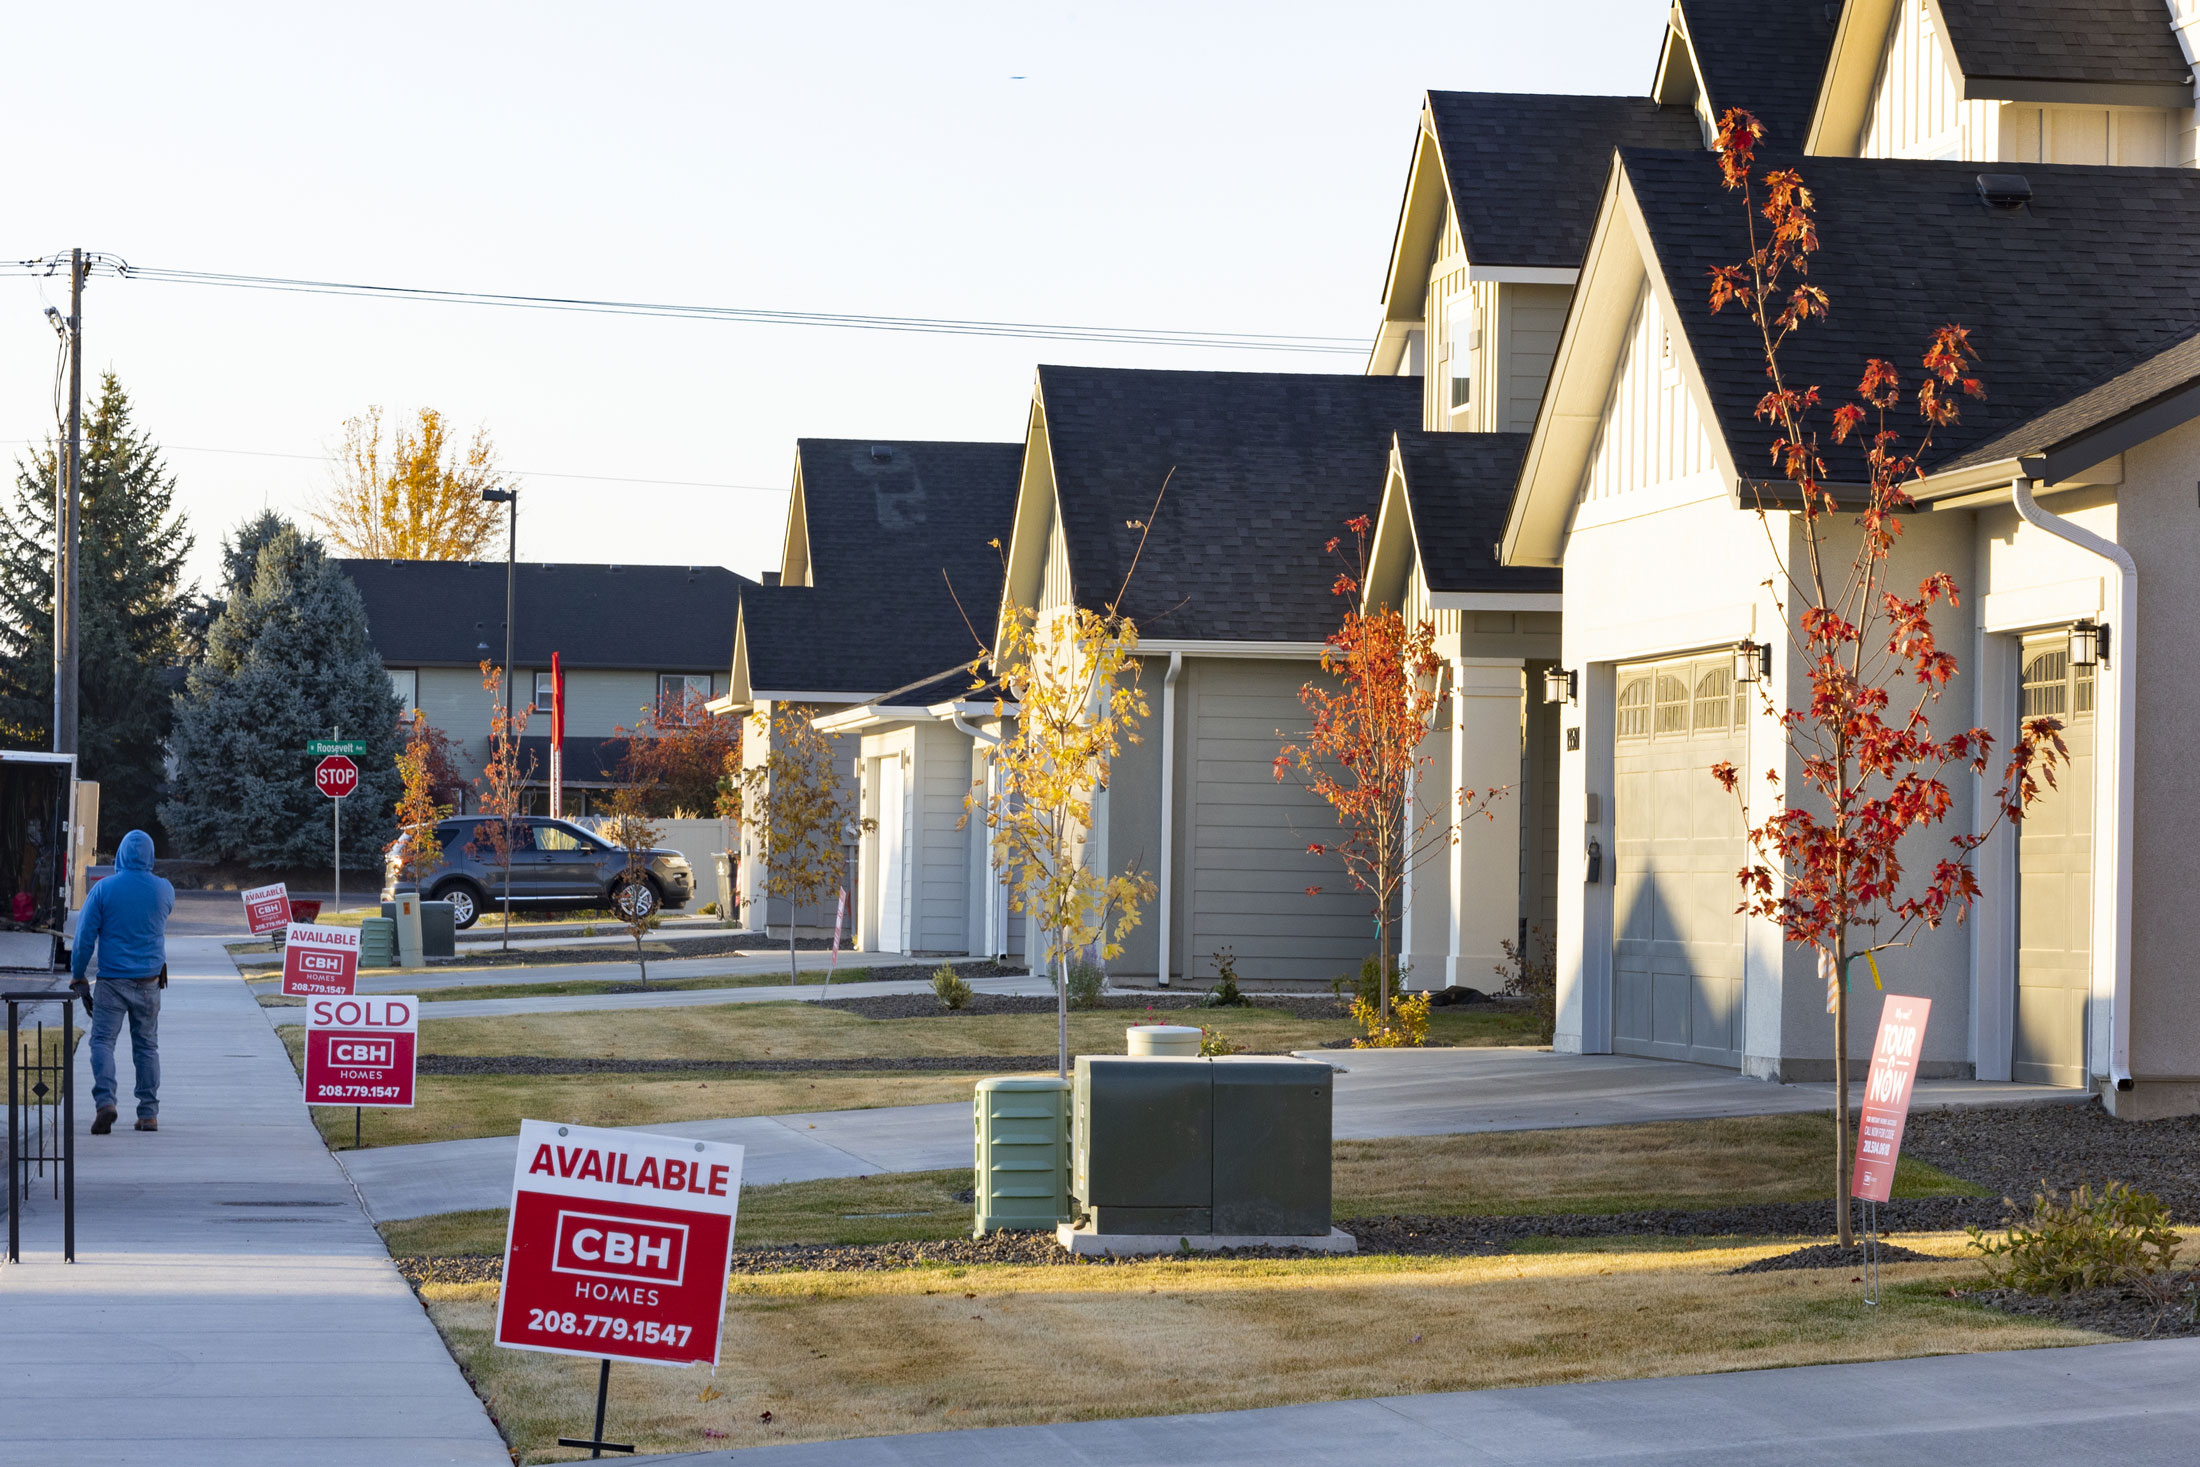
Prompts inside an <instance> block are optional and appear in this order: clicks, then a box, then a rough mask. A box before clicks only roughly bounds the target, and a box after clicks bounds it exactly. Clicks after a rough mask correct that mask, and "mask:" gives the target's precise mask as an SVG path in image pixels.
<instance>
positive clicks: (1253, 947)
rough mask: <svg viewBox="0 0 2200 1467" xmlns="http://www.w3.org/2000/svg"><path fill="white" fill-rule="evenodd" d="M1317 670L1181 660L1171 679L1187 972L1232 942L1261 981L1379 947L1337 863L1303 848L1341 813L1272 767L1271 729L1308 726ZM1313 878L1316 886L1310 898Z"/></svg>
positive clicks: (1199, 969)
mask: <svg viewBox="0 0 2200 1467" xmlns="http://www.w3.org/2000/svg"><path fill="white" fill-rule="evenodd" d="M1313 671H1314V668H1313V665H1312V664H1310V663H1302V662H1297V661H1280V660H1279V661H1253V660H1245V661H1225V660H1220V659H1215V660H1209V659H1205V658H1202V659H1198V660H1197V661H1193V662H1189V663H1187V665H1186V667H1185V670H1184V673H1183V676H1182V677H1181V678H1180V680H1179V682H1178V693H1179V695H1180V697H1182V698H1183V699H1184V701H1185V704H1186V730H1187V735H1188V736H1187V737H1186V739H1185V741H1184V747H1183V750H1182V756H1181V757H1182V758H1183V759H1184V761H1185V775H1186V778H1187V784H1188V788H1187V790H1186V795H1185V803H1184V805H1183V806H1182V807H1181V808H1182V809H1183V810H1184V812H1185V814H1186V816H1187V817H1188V818H1186V819H1184V820H1183V821H1182V825H1183V826H1184V827H1185V828H1186V836H1185V843H1184V865H1185V867H1186V878H1187V881H1186V887H1187V890H1186V900H1185V902H1184V906H1183V912H1184V917H1183V930H1184V936H1183V941H1184V949H1183V963H1184V969H1183V971H1185V972H1186V973H1187V974H1188V975H1204V974H1208V973H1210V972H1212V957H1211V955H1212V954H1213V953H1214V952H1215V951H1216V950H1217V949H1219V948H1224V947H1228V948H1231V949H1232V950H1233V951H1234V952H1235V953H1236V955H1237V966H1238V972H1239V973H1240V974H1242V975H1243V976H1244V977H1245V978H1246V980H1247V981H1248V982H1251V983H1254V984H1256V985H1257V984H1258V983H1259V982H1260V981H1261V980H1262V979H1282V980H1299V981H1306V980H1326V979H1329V978H1333V977H1335V976H1337V975H1338V974H1340V973H1344V972H1347V971H1350V970H1352V969H1355V968H1357V966H1358V965H1359V963H1360V960H1361V959H1363V958H1365V957H1367V956H1368V955H1369V954H1370V953H1372V952H1373V951H1374V950H1375V934H1374V930H1373V926H1372V923H1371V920H1370V917H1369V909H1368V905H1367V901H1366V899H1365V898H1364V897H1363V896H1362V894H1361V893H1359V892H1358V891H1356V890H1354V889H1353V887H1352V884H1351V882H1350V880H1349V879H1348V878H1346V876H1345V875H1344V873H1343V871H1342V870H1341V868H1339V867H1338V866H1337V865H1336V863H1335V862H1333V861H1331V860H1329V859H1327V858H1325V857H1321V856H1315V855H1310V854H1309V853H1308V852H1307V849H1306V847H1307V844H1308V843H1309V842H1310V841H1328V840H1332V839H1334V838H1335V836H1336V833H1337V822H1336V817H1335V816H1334V815H1333V814H1332V813H1331V812H1330V810H1329V807H1328V806H1327V805H1325V804H1323V803H1322V802H1321V801H1320V800H1318V799H1316V798H1314V797H1313V796H1312V795H1309V794H1307V793H1306V792H1305V791H1303V790H1302V789H1300V788H1299V787H1298V786H1297V785H1295V784H1293V783H1291V782H1290V781H1288V780H1285V781H1282V782H1279V781H1278V780H1277V779H1276V777H1275V773H1274V770H1273V762H1274V760H1275V757H1276V752H1277V748H1278V744H1279V740H1278V738H1277V731H1278V730H1279V729H1280V730H1284V731H1286V732H1288V731H1291V730H1295V729H1301V728H1304V727H1305V724H1306V712H1305V709H1304V708H1303V707H1302V706H1301V705H1300V703H1299V699H1298V689H1299V687H1300V685H1301V684H1302V683H1303V682H1304V681H1305V680H1306V678H1307V677H1308V676H1309V675H1310V674H1311V673H1312V672H1313ZM1309 886H1319V887H1320V888H1321V892H1320V894H1319V895H1317V896H1308V895H1307V892H1306V889H1307V888H1308V887H1309Z"/></svg>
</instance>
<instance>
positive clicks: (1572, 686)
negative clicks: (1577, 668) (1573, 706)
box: [1543, 667, 1581, 703]
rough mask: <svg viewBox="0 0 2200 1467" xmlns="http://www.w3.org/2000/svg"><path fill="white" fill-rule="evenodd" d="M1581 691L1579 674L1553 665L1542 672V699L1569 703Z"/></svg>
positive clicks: (1549, 701)
mask: <svg viewBox="0 0 2200 1467" xmlns="http://www.w3.org/2000/svg"><path fill="white" fill-rule="evenodd" d="M1580 693H1581V674H1579V673H1577V672H1569V671H1568V670H1567V669H1565V668H1563V667H1553V668H1550V669H1548V670H1547V671H1545V672H1544V674H1543V701H1544V702H1546V703H1571V702H1573V701H1574V699H1575V698H1577V697H1578V696H1579V695H1580Z"/></svg>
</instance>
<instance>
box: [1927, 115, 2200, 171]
mask: <svg viewBox="0 0 2200 1467" xmlns="http://www.w3.org/2000/svg"><path fill="white" fill-rule="evenodd" d="M2191 119H2192V113H2191V111H2190V109H2183V110H2180V111H2174V112H2173V111H2171V110H2170V109H2168V108H2166V107H2040V106H2034V105H2032V104H2030V103H2022V102H2006V103H2002V104H2000V106H1999V116H1998V118H1997V120H1996V138H1995V144H1996V145H1995V147H1994V149H1993V151H1992V153H1991V154H1990V155H1988V154H1983V153H1981V154H1969V153H1967V154H1966V155H1965V156H1991V157H1993V158H1995V159H1997V160H1999V161H2002V162H2007V163H2083V164H2094V165H2112V166H2115V167H2119V168H2161V167H2176V166H2177V165H2179V164H2182V163H2189V162H2191V161H2192V159H2191V155H2190V153H2189V151H2188V149H2189V148H2190V139H2189V136H2188V134H2189V129H2190V126H2191Z"/></svg>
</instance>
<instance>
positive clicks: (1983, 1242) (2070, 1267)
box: [1970, 1182, 2182, 1294]
mask: <svg viewBox="0 0 2200 1467" xmlns="http://www.w3.org/2000/svg"><path fill="white" fill-rule="evenodd" d="M2042 1185H2043V1187H2044V1184H2042ZM2010 1207H2011V1210H2012V1211H2014V1210H2015V1204H2013V1203H2012V1204H2010ZM1970 1233H1971V1247H1972V1248H1974V1249H1976V1250H1977V1252H1978V1255H1979V1262H1980V1263H1981V1264H1983V1265H1984V1266H1985V1268H1986V1274H1987V1277H1989V1278H1991V1279H1992V1280H1993V1281H1994V1282H1995V1283H1996V1284H1997V1285H2000V1286H2002V1287H2005V1288H2012V1289H2021V1290H2023V1291H2024V1292H2025V1293H2027V1294H2067V1293H2070V1292H2071V1291H2073V1290H2076V1289H2091V1288H2098V1287H2100V1286H2101V1285H2103V1284H2132V1283H2142V1282H2143V1281H2145V1280H2147V1279H2148V1278H2149V1276H2151V1275H2155V1274H2165V1273H2168V1272H2169V1271H2170V1270H2171V1268H2172V1267H2174V1266H2175V1264H2176V1261H2177V1250H2178V1247H2179V1246H2180V1244H2181V1241H2182V1240H2181V1239H2180V1238H2179V1237H2178V1235H2177V1230H2176V1229H2175V1228H2173V1227H2171V1226H2170V1221H2169V1208H2168V1207H2167V1206H2166V1205H2165V1204H2164V1203H2163V1201H2162V1199H2161V1198H2159V1197H2156V1196H2155V1195H2154V1194H2153V1193H2151V1192H2134V1191H2132V1190H2131V1188H2130V1187H2128V1186H2126V1185H2125V1184H2124V1183H2122V1182H2110V1183H2109V1184H2108V1185H2107V1186H2105V1187H2103V1188H2101V1190H2100V1191H2098V1192H2095V1191H2094V1190H2093V1189H2092V1188H2091V1187H2090V1186H2081V1187H2079V1188H2078V1189H2077V1190H2076V1191H2075V1192H2072V1193H2069V1194H2068V1195H2067V1196H2065V1195H2063V1194H2060V1193H2057V1192H2055V1191H2053V1190H2043V1191H2040V1192H2038V1193H2035V1194H2034V1195H2033V1198H2032V1215H2031V1216H2030V1217H2028V1218H2013V1219H2012V1220H2011V1221H2010V1224H2009V1231H2008V1232H2007V1233H2006V1234H2005V1235H2004V1236H2003V1237H2001V1238H2000V1239H1998V1240H1995V1239H1989V1238H1988V1237H1987V1236H1986V1235H1985V1233H1984V1232H1983V1231H1981V1230H1980V1229H1978V1228H1976V1227H1974V1228H1972V1229H1971V1230H1970Z"/></svg>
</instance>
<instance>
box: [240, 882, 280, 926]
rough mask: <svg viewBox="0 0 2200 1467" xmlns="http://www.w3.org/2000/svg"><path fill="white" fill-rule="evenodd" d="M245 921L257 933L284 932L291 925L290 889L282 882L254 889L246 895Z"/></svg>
mask: <svg viewBox="0 0 2200 1467" xmlns="http://www.w3.org/2000/svg"><path fill="white" fill-rule="evenodd" d="M244 919H245V922H246V923H247V924H248V925H249V926H250V927H251V929H252V931H253V932H255V933H261V932H280V931H282V930H283V929H284V928H285V927H287V926H289V925H290V889H289V888H288V887H286V886H284V885H283V884H282V883H281V882H280V881H278V882H276V883H275V884H274V885H273V886H255V887H253V888H252V889H251V890H250V891H247V892H246V893H245V894H244Z"/></svg>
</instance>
